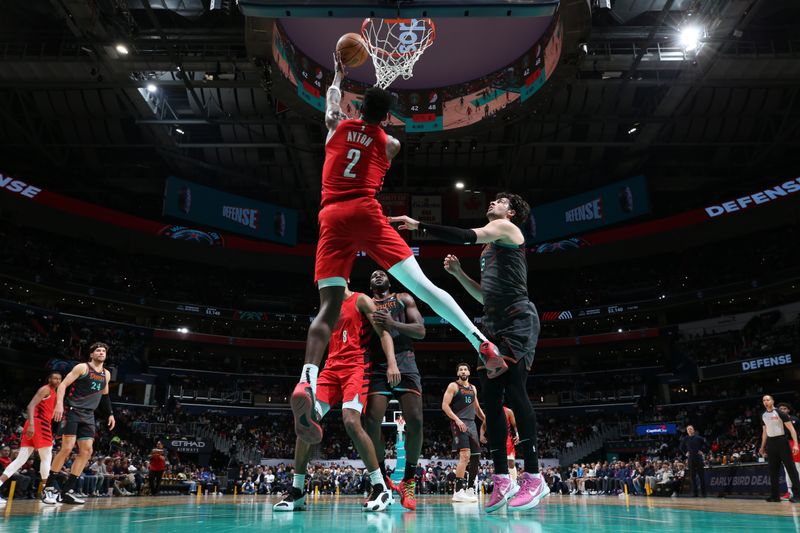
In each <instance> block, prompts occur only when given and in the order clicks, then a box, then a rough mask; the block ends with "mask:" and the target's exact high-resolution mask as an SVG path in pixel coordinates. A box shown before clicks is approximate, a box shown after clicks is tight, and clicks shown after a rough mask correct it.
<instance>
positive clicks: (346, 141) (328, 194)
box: [321, 119, 391, 207]
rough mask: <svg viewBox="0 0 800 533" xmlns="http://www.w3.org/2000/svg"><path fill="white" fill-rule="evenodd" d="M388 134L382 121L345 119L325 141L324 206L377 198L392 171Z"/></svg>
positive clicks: (323, 170)
mask: <svg viewBox="0 0 800 533" xmlns="http://www.w3.org/2000/svg"><path fill="white" fill-rule="evenodd" d="M387 140H388V136H387V135H386V132H385V131H384V130H383V128H382V127H381V126H380V124H371V123H369V122H365V121H363V120H350V119H349V120H342V121H341V122H339V125H338V126H337V127H336V130H334V132H333V135H332V136H331V138H330V139H329V140H328V142H327V143H326V144H325V164H324V166H323V167H322V202H321V205H322V207H325V206H326V205H329V204H331V203H334V202H340V201H343V200H352V199H354V198H374V197H375V196H376V195H377V194H378V193H379V192H380V190H381V188H382V187H383V179H384V177H385V176H386V171H388V170H389V166H390V164H391V163H390V161H389V158H388V157H387V156H386V143H387Z"/></svg>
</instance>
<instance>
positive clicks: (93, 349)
mask: <svg viewBox="0 0 800 533" xmlns="http://www.w3.org/2000/svg"><path fill="white" fill-rule="evenodd" d="M107 355H108V344H106V343H104V342H96V343H94V344H92V345H91V346H89V358H90V359H91V360H92V361H94V362H97V363H102V362H104V361H105V360H106V356H107Z"/></svg>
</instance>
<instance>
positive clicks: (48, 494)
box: [42, 487, 58, 505]
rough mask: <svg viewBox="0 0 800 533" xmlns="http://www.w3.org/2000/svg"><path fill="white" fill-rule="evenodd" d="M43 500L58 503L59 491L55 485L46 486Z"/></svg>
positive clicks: (53, 503)
mask: <svg viewBox="0 0 800 533" xmlns="http://www.w3.org/2000/svg"><path fill="white" fill-rule="evenodd" d="M42 502H43V503H46V504H47V505H55V504H56V503H58V491H57V490H56V489H54V488H53V487H45V488H44V490H43V491H42Z"/></svg>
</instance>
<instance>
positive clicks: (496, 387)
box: [389, 193, 550, 513]
mask: <svg viewBox="0 0 800 533" xmlns="http://www.w3.org/2000/svg"><path fill="white" fill-rule="evenodd" d="M529 213H530V207H529V206H528V203H527V202H526V201H525V200H524V199H522V198H521V197H520V196H518V195H516V194H511V193H499V194H498V195H497V196H496V197H495V199H494V200H493V201H492V202H491V203H489V209H488V210H487V212H486V217H487V218H488V219H489V223H488V224H486V225H485V226H483V227H482V228H474V229H462V228H456V227H452V226H439V225H436V224H421V223H420V222H419V221H417V220H414V219H412V218H410V217H408V216H405V215H404V216H399V217H389V221H390V222H400V223H401V225H400V226H399V229H409V230H416V229H419V230H421V231H423V232H425V233H427V234H428V235H430V236H433V237H435V238H438V239H440V240H444V241H447V242H452V243H458V244H475V243H483V244H485V246H484V248H483V253H482V254H481V260H480V266H481V278H480V283H478V282H476V281H475V280H473V279H472V278H470V277H469V276H468V275H467V274H465V273H464V271H463V269H462V268H461V264H460V262H459V261H458V258H457V257H455V256H454V255H448V256H447V257H446V258H445V260H444V267H445V270H447V272H449V273H450V274H452V275H453V276H454V277H455V278H456V279H457V280H458V281H459V282H460V283H461V285H462V286H463V287H464V288H465V289H466V290H467V292H468V293H469V294H470V295H471V296H472V297H473V298H475V299H476V300H478V301H479V302H481V303H482V304H483V308H484V316H483V329H484V332H485V333H486V336H487V338H489V339H490V340H491V341H492V342H494V343H495V344H496V345H497V347H498V349H499V350H500V353H501V355H502V356H503V358H505V360H506V362H507V363H508V368H507V371H505V372H504V373H503V369H493V368H487V367H486V366H485V365H481V366H479V367H478V372H479V375H480V379H481V387H482V392H481V394H482V395H483V399H484V407H485V409H484V410H485V412H486V421H487V429H486V434H487V436H488V438H489V448H490V450H491V454H492V459H493V461H494V469H495V476H494V478H493V482H494V488H493V489H492V495H491V498H490V499H489V503H488V505H487V506H486V511H487V512H490V513H491V512H494V511H497V510H498V509H500V508H502V507H503V506H504V505H506V503H508V506H509V508H510V509H513V510H516V511H520V510H525V509H530V508H532V507H535V506H536V505H538V503H539V501H541V499H542V498H543V497H545V496H546V495H547V494H549V493H550V489H549V488H548V487H547V484H546V483H545V482H544V479H543V478H542V476H541V474H540V473H539V458H538V455H537V452H536V433H537V430H536V415H535V413H534V411H533V406H532V405H531V401H530V399H529V398H528V391H527V387H526V383H527V380H528V372H530V369H531V365H532V364H533V357H534V354H535V352H536V342H537V340H538V338H539V329H540V324H539V315H538V313H537V311H536V307H535V306H534V305H533V303H532V302H531V301H530V299H529V298H528V262H527V258H526V255H525V236H524V235H523V233H522V230H521V229H520V226H521V225H522V224H524V223H525V221H526V220H527V218H528V214H529ZM498 375H499V377H498ZM491 378H495V379H491ZM504 398H505V400H506V401H507V402H508V404H509V407H511V409H513V410H514V414H515V415H516V418H517V424H518V425H519V435H520V443H519V446H520V448H521V449H522V453H523V454H524V466H525V473H524V474H523V475H522V476H521V482H520V488H519V491H517V492H516V495H515V496H513V498H511V497H510V494H512V493H513V492H514V490H515V489H514V487H515V485H516V484H515V483H514V482H513V481H512V480H511V478H510V476H509V473H508V464H507V463H506V460H507V459H506V441H507V439H508V426H507V424H506V421H505V416H504V413H503V399H504Z"/></svg>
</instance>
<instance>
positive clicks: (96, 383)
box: [45, 342, 116, 505]
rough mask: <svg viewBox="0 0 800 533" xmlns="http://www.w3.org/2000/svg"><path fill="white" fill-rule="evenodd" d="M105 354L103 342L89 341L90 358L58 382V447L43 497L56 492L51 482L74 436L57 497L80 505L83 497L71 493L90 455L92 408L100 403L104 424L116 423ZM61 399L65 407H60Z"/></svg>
mask: <svg viewBox="0 0 800 533" xmlns="http://www.w3.org/2000/svg"><path fill="white" fill-rule="evenodd" d="M107 354H108V345H107V344H104V343H102V342H96V343H94V344H92V345H91V346H90V347H89V357H90V358H91V360H90V361H89V362H88V363H78V364H77V365H75V367H74V368H73V369H72V370H71V371H70V373H69V374H67V377H66V378H64V381H62V382H61V384H60V385H59V386H58V389H57V393H56V406H55V409H54V410H53V420H55V421H56V422H61V424H60V426H59V434H60V435H61V449H60V450H59V451H58V454H56V456H55V458H54V459H53V466H52V467H51V471H50V475H49V476H48V478H47V485H46V486H45V492H47V494H46V497H47V498H54V497H55V496H56V495H55V489H54V486H53V484H54V483H55V481H56V476H57V475H58V473H59V472H60V471H61V467H63V466H64V463H65V462H66V460H67V459H69V456H70V454H71V453H72V448H74V447H75V441H76V439H77V441H78V456H77V457H76V458H75V461H73V463H72V468H71V469H70V473H69V478H68V479H67V481H66V483H65V484H64V485H63V486H62V488H61V498H62V500H63V502H64V503H71V504H81V505H82V504H84V503H86V501H85V500H83V499H81V498H78V497H77V496H75V493H74V490H73V489H74V487H75V482H76V481H77V479H78V476H80V475H81V472H83V468H84V467H85V466H86V463H87V462H88V461H89V459H90V458H91V457H92V444H93V443H94V434H95V430H96V428H95V421H94V411H95V409H97V407H98V406H99V405H100V404H101V403H102V404H103V410H104V411H106V413H108V428H109V429H114V426H115V424H116V422H115V421H114V412H113V409H112V407H111V399H110V398H109V397H108V382H109V381H111V372H109V371H108V370H106V369H105V367H104V364H105V360H106V355H107ZM67 390H69V392H67ZM65 396H66V398H65ZM65 401H66V409H65V408H64V405H65ZM62 418H63V420H62Z"/></svg>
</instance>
